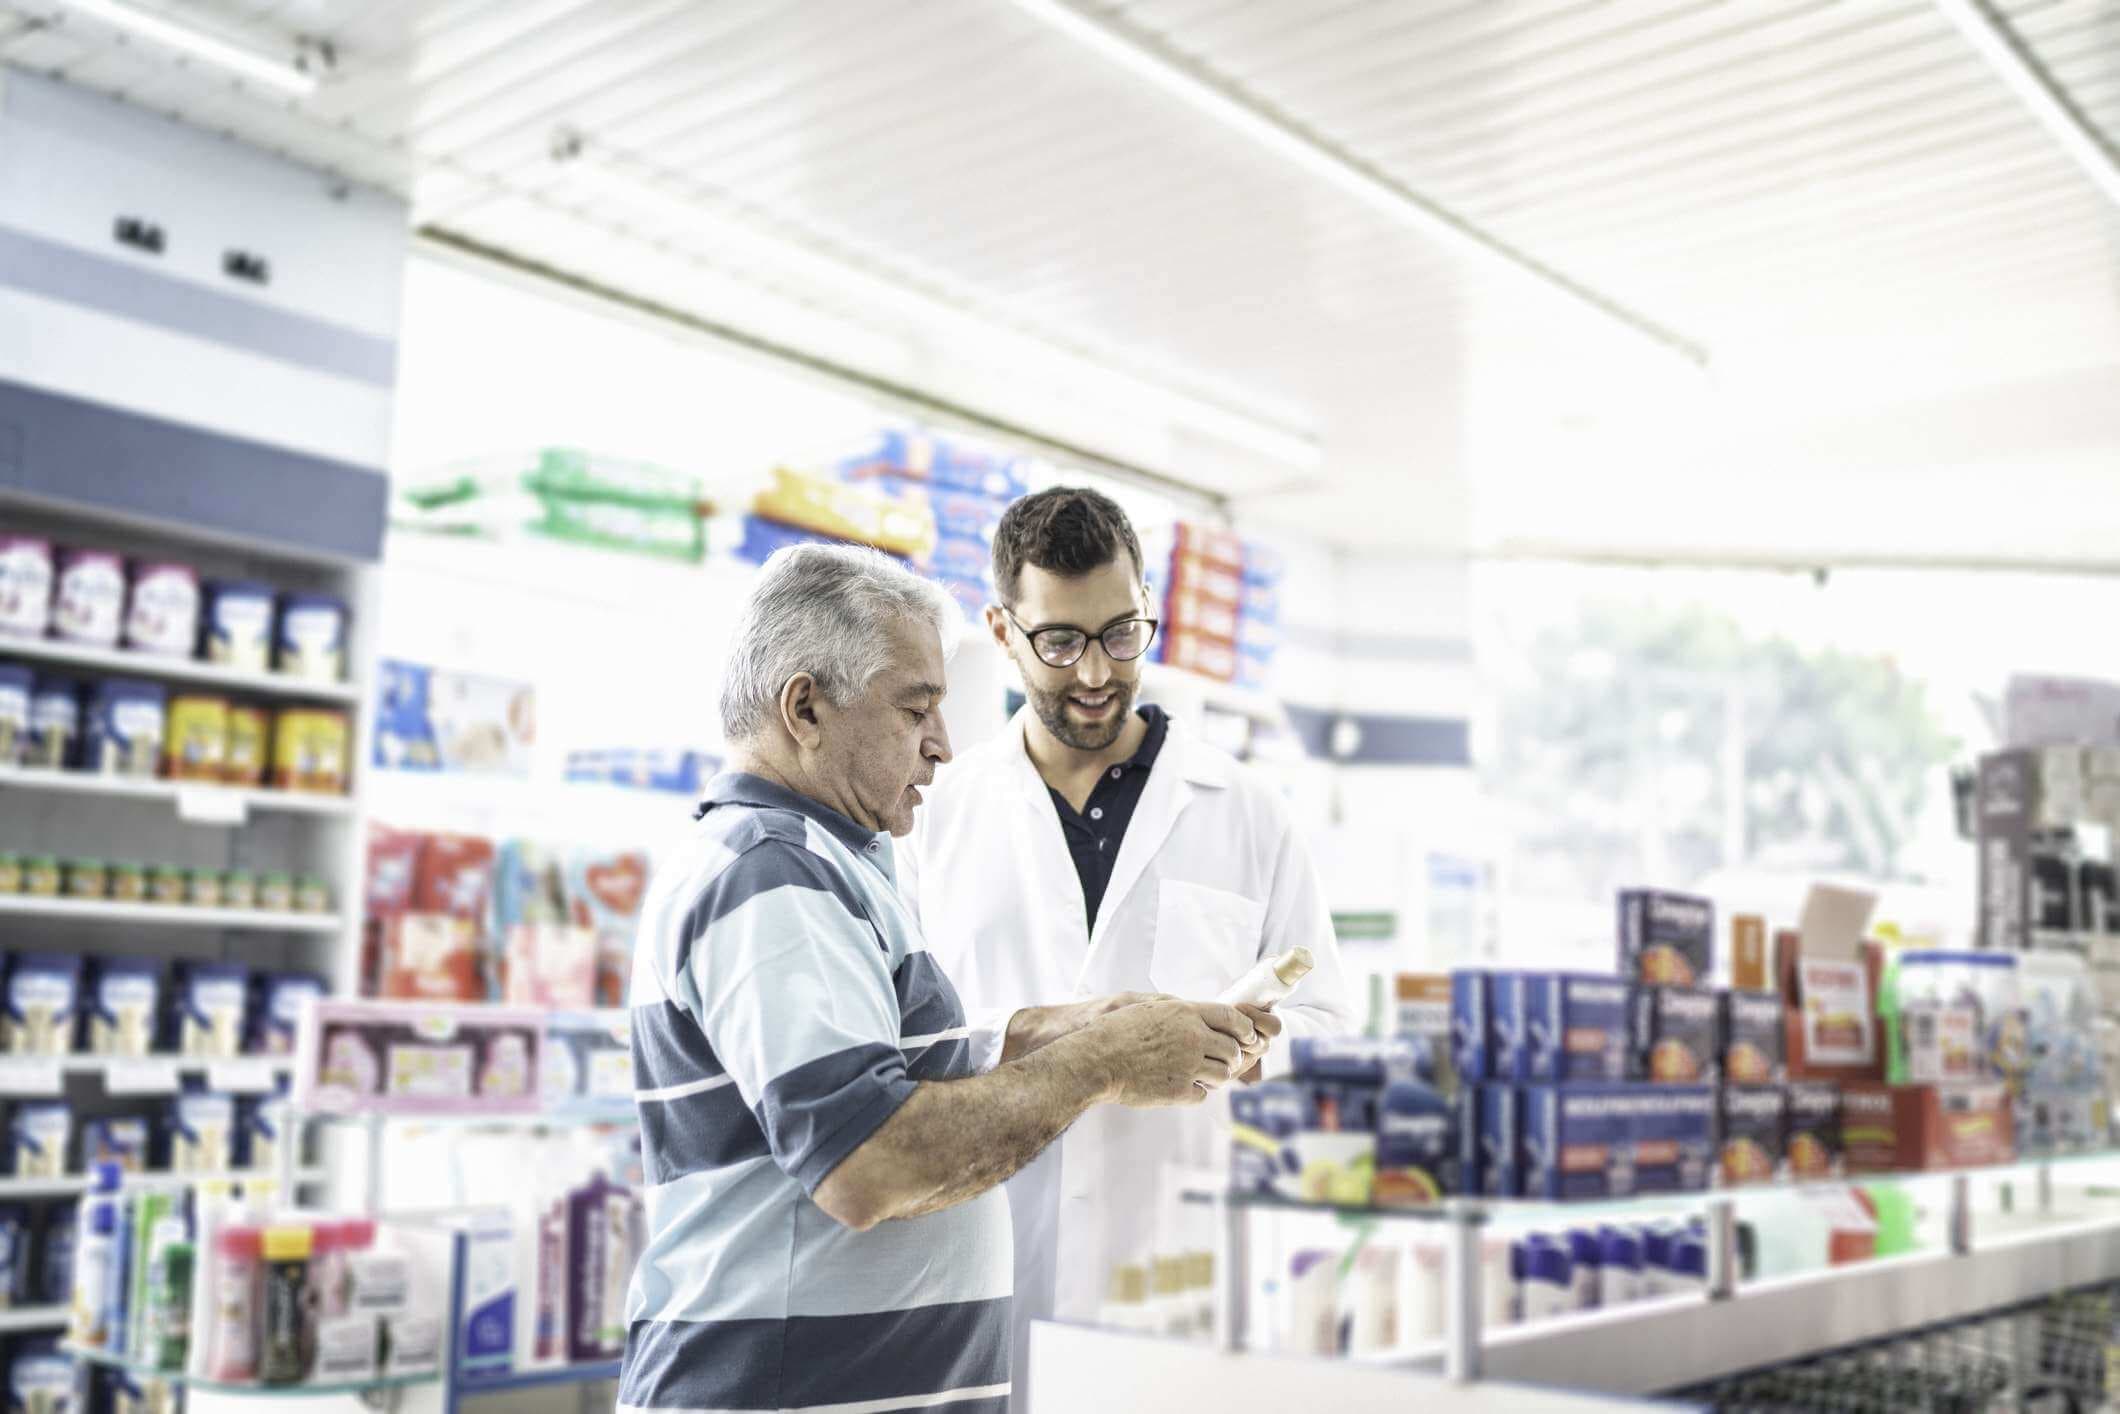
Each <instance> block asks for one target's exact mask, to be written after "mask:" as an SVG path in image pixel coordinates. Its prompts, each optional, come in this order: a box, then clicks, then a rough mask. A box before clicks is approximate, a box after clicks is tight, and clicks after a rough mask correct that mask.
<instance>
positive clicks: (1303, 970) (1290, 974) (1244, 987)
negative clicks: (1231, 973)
mask: <svg viewBox="0 0 2120 1414" xmlns="http://www.w3.org/2000/svg"><path fill="white" fill-rule="evenodd" d="M1315 966H1317V959H1316V958H1314V957H1312V956H1311V954H1310V949H1309V948H1305V947H1294V948H1290V949H1289V950H1288V951H1287V952H1284V953H1282V954H1280V955H1279V956H1277V957H1262V958H1260V959H1259V960H1258V961H1257V962H1255V963H1253V964H1252V966H1251V969H1250V970H1249V971H1248V972H1246V973H1245V974H1244V975H1243V976H1242V977H1239V978H1238V979H1237V980H1236V981H1234V982H1232V983H1230V984H1229V986H1228V987H1227V988H1225V989H1224V990H1223V992H1222V995H1221V996H1219V997H1216V998H1215V1000H1216V1001H1218V1002H1220V1003H1222V1005H1224V1006H1237V1005H1239V1004H1240V1003H1241V1004H1243V1005H1246V1006H1272V1005H1273V1004H1274V1003H1275V1002H1277V1001H1280V1000H1281V999H1282V998H1283V997H1285V996H1287V995H1288V994H1289V993H1290V992H1293V991H1294V990H1295V989H1296V986H1297V984H1298V983H1300V982H1301V981H1302V980H1303V979H1304V978H1305V977H1308V976H1309V975H1310V969H1311V968H1313V967H1315Z"/></svg>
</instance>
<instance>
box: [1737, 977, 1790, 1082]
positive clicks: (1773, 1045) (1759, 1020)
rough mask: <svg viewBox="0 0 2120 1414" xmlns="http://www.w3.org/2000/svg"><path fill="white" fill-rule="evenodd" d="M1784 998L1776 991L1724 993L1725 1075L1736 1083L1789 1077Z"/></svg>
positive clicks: (1780, 1079)
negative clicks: (1783, 1014) (1785, 1049)
mask: <svg viewBox="0 0 2120 1414" xmlns="http://www.w3.org/2000/svg"><path fill="white" fill-rule="evenodd" d="M1786 1039H1787V1033H1786V1032H1785V1030H1784V1029H1783V1017H1782V1005H1781V998H1780V997H1779V996H1777V995H1775V994H1774V993H1772V992H1725V993H1723V994H1722V1078H1723V1079H1724V1080H1725V1081H1727V1082H1728V1083H1730V1084H1732V1085H1779V1084H1780V1083H1781V1082H1782V1081H1783V1080H1785V1079H1787V1078H1788V1065H1787V1063H1786V1058H1785V1055H1784V1051H1783V1042H1784V1041H1785V1040H1786Z"/></svg>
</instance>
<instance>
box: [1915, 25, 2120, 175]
mask: <svg viewBox="0 0 2120 1414" xmlns="http://www.w3.org/2000/svg"><path fill="white" fill-rule="evenodd" d="M1936 8H1937V9H1939V10H1941V11H1943V13H1944V17H1945V18H1946V19H1948V20H1949V21H1950V22H1951V23H1952V24H1954V25H1956V26H1957V27H1958V32H1959V33H1960V34H1962V35H1964V36H1965V40H1966V43H1968V44H1970V45H1972V46H1973V51H1974V52H1975V53H1977V54H1978V55H1979V56H1980V57H1981V58H1982V59H1983V60H1984V61H1986V63H1987V66H1988V67H1989V68H1991V69H1993V70H1994V71H1995V74H1996V76H1997V77H1998V78H2000V79H2001V80H2002V82H2003V83H2004V84H2005V85H2006V86H2007V87H2008V88H2009V90H2010V92H2011V93H2014V94H2015V95H2016V96H2017V101H2018V102H2020V103H2022V104H2023V105H2024V106H2025V107H2027V108H2029V109H2031V110H2032V116H2033V117H2034V118H2037V119H2038V120H2039V125H2040V126H2041V127H2043V128H2045V129H2046V130H2047V133H2048V134H2049V135H2050V136H2051V137H2052V138H2053V139H2054V141H2055V142H2057V143H2059V144H2061V150H2062V151H2063V152H2066V153H2067V154H2068V155H2069V159H2070V160H2071V161H2073V162H2074V163H2075V164H2076V165H2077V166H2078V167H2081V168H2082V169H2083V173H2084V175H2085V176H2087V177H2089V178H2090V179H2091V183H2092V185H2094V186H2096V187H2097V188H2098V190H2099V191H2101V192H2104V193H2105V198H2106V200H2108V201H2110V202H2112V203H2113V205H2115V206H2120V148H2116V147H2115V146H2114V145H2113V141H2112V139H2110V138H2108V137H2107V136H2106V135H2105V133H2104V132H2103V131H2102V130H2101V129H2100V128H2099V127H2098V125H2097V124H2096V123H2094V122H2092V121H2091V120H2090V118H2089V117H2088V116H2087V115H2086V114H2085V113H2084V111H2083V110H2082V108H2080V107H2078V106H2077V104H2076V100H2075V99H2074V98H2072V97H2070V96H2069V91H2068V89H2067V88H2066V87H2065V86H2064V85H2063V84H2062V83H2061V81H2060V80H2059V79H2056V78H2055V77H2054V76H2053V74H2052V73H2050V72H2048V70H2047V67H2046V65H2044V64H2042V63H2040V62H2039V56H2038V55H2037V54H2035V53H2033V52H2032V47H2031V46H2030V45H2029V44H2026V43H2025V42H2024V40H2023V39H2022V38H2020V37H2019V36H2018V34H2017V31H2015V30H2014V29H2011V28H2010V24H2009V21H2008V20H2006V19H2004V18H2003V16H2002V12H2001V11H1999V10H1997V9H1996V8H1995V6H1994V5H1992V4H1991V3H1989V0H1936Z"/></svg>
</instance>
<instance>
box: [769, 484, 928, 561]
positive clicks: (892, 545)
mask: <svg viewBox="0 0 2120 1414" xmlns="http://www.w3.org/2000/svg"><path fill="white" fill-rule="evenodd" d="M751 509H752V510H753V511H754V512H755V513H757V514H758V515H761V516H763V517H765V518H766V519H767V520H772V521H778V522H780V523H781V524H782V525H792V526H797V527H799V528H801V529H803V530H814V531H816V532H817V533H818V534H819V535H830V536H835V537H837V538H838V539H841V540H858V541H860V542H861V543H862V544H864V545H874V546H875V547H876V548H877V549H879V550H889V551H891V552H892V553H894V554H899V555H905V556H907V557H909V558H912V559H919V558H921V557H922V556H924V555H927V554H929V553H930V552H931V551H933V550H934V548H935V513H934V512H933V511H932V510H931V509H929V508H928V506H927V504H926V502H924V501H913V500H903V501H901V500H898V499H896V498H894V497H891V496H884V495H880V494H878V493H877V492H874V491H870V490H866V489H864V488H862V487H859V486H849V485H847V484H846V483H845V482H841V481H834V480H832V479H830V478H829V477H823V476H808V475H805V474H804V473H802V472H799V471H790V470H788V469H787V468H786V467H776V468H775V469H774V471H773V484H772V485H771V486H770V487H768V488H767V489H766V490H764V491H761V492H759V493H758V499H757V500H755V501H753V502H752V503H751Z"/></svg>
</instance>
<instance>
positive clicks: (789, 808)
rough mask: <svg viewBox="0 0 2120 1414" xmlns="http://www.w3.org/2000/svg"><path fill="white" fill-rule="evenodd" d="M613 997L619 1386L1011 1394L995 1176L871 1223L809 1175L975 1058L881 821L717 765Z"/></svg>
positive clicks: (889, 1401) (877, 1404)
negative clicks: (630, 1110)
mask: <svg viewBox="0 0 2120 1414" xmlns="http://www.w3.org/2000/svg"><path fill="white" fill-rule="evenodd" d="M631 1004H632V1019H633V1073H634V1080H635V1083H636V1084H637V1085H638V1086H639V1087H640V1089H639V1090H638V1092H637V1093H636V1094H635V1096H634V1098H635V1101H636V1102H637V1108H638V1110H639V1113H640V1128H641V1148H642V1151H643V1155H644V1158H645V1166H646V1182H647V1189H646V1195H645V1197H646V1204H647V1217H648V1242H647V1247H646V1250H645V1251H644V1252H643V1254H642V1256H641V1259H640V1265H639V1266H638V1267H637V1268H636V1269H635V1271H634V1275H633V1287H632V1291H631V1292H630V1294H629V1295H628V1298H627V1303H626V1320H627V1326H628V1330H627V1337H626V1358H625V1366H624V1372H623V1374H622V1375H621V1376H620V1380H619V1409H620V1410H621V1411H641V1412H642V1414H647V1411H658V1410H660V1411H686V1414H694V1412H695V1411H709V1410H711V1411H724V1410H746V1411H749V1410H808V1411H813V1414H820V1412H821V1411H826V1410H830V1411H841V1414H856V1411H858V1412H859V1414H871V1411H882V1410H890V1409H927V1408H940V1409H942V1410H943V1411H944V1414H1000V1411H1003V1410H1005V1409H1006V1407H1007V1398H1008V1392H1009V1384H1008V1381H1009V1283H1010V1279H1011V1278H1010V1273H1011V1268H1012V1253H1011V1250H1010V1242H1011V1239H1010V1230H1009V1215H1008V1206H1007V1204H1008V1200H1007V1198H1006V1197H1004V1196H1003V1194H1002V1190H1001V1189H1000V1188H998V1187H997V1188H994V1189H992V1190H990V1191H988V1192H986V1193H983V1194H981V1195H980V1196H979V1197H977V1198H975V1199H973V1200H971V1201H970V1202H968V1203H962V1204H959V1205H958V1206H956V1207H954V1208H949V1209H945V1210H944V1211H942V1212H939V1213H932V1214H929V1215H928V1216H926V1217H919V1218H908V1219H904V1220H902V1221H892V1222H885V1223H879V1224H877V1225H876V1226H875V1227H873V1228H871V1229H870V1230H869V1231H867V1232H855V1231H853V1230H852V1229H850V1228H846V1227H842V1226H841V1225H840V1224H839V1223H837V1222H835V1221H834V1220H833V1219H832V1218H831V1217H830V1216H828V1215H827V1214H826V1213H825V1211H824V1210H823V1209H822V1208H819V1207H818V1206H817V1205H816V1204H815V1203H814V1202H812V1201H811V1199H810V1195H811V1194H812V1193H814V1192H816V1190H817V1185H818V1184H820V1183H822V1182H823V1181H824V1179H825V1176H826V1175H827V1174H829V1173H831V1171H832V1169H833V1167H834V1166H835V1165H836V1164H838V1163H839V1161H840V1160H842V1159H844V1158H845V1157H846V1156H847V1155H848V1154H850V1153H852V1152H853V1151H854V1150H855V1149H857V1148H859V1147H860V1145H861V1143H862V1141H864V1140H866V1139H867V1138H868V1137H869V1136H870V1135H871V1134H873V1133H875V1132H876V1130H877V1128H878V1127H879V1126H881V1125H882V1124H883V1122H884V1121H885V1120H887V1119H889V1118H890V1117H891V1115H892V1114H893V1113H894V1112H895V1111H896V1110H897V1108H898V1107H899V1106H900V1105H901V1104H903V1103H904V1102H905V1100H906V1098H907V1096H909V1095H911V1094H912V1092H913V1089H914V1087H915V1084H916V1083H917V1082H919V1081H922V1080H943V1079H949V1078H953V1077H958V1076H965V1075H969V1074H970V1073H971V1068H972V1067H971V1056H970V1045H969V1042H968V1041H967V1040H966V1039H965V1023H964V1011H963V1008H962V1007H961V1006H960V1005H959V1004H958V1000H957V993H956V990H955V989H954V988H953V987H951V986H950V982H949V979H948V978H947V977H945V976H943V975H942V971H941V969H940V968H939V967H937V966H936V965H935V962H934V960H933V959H932V958H931V957H930V956H929V955H928V952H927V946H926V944H925V943H923V942H922V941H921V938H920V935H919V931H918V925H917V924H916V923H915V922H914V921H913V919H912V916H911V915H910V914H909V913H908V912H907V911H906V908H905V906H904V905H903V904H902V903H900V902H899V898H898V887H897V876H896V873H895V872H894V865H893V861H892V854H891V841H890V838H889V837H888V836H885V835H877V834H875V833H873V832H871V831H868V830H864V829H862V828H861V827H860V826H859V825H857V824H855V823H854V822H853V821H852V820H849V819H848V818H846V817H845V816H843V815H841V814H839V813H838V812H836V811H833V810H830V809H827V808H826V807H824V806H822V805H820V804H818V803H817V802H816V801H813V800H809V799H807V798H805V797H803V796H800V795H797V794H795V793H794V792H792V791H789V790H787V789H784V788H783V787H780V786H778V785H775V784H773V783H772V782H769V781H765V780H762V779H760V778H759V777H757V776H751V775H744V774H733V773H732V774H725V775H722V776H719V777H716V778H715V780H714V782H713V784H712V785H711V786H710V787H709V789H708V794H707V800H706V803H705V806H704V807H703V811H702V814H701V817H700V820H699V822H698V824H697V825H696V826H695V828H694V831H693V833H692V835H691V836H690V837H689V839H688V840H686V841H685V842H684V843H683V844H682V845H680V846H678V847H677V848H675V849H674V850H672V851H671V852H670V853H669V854H668V855H667V856H665V857H664V858H663V859H662V860H660V861H659V863H658V865H657V869H656V875H655V879H654V882H653V884H652V885H651V887H650V889H649V893H648V898H647V901H646V903H645V904H644V906H643V909H642V914H641V931H640V935H639V940H638V943H637V945H636V946H635V948H634V959H633V983H632V997H631Z"/></svg>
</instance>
